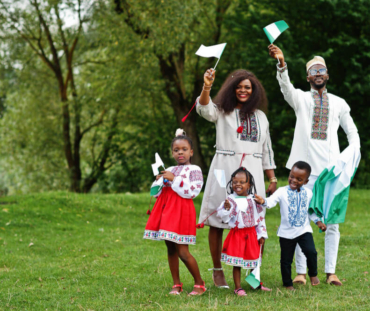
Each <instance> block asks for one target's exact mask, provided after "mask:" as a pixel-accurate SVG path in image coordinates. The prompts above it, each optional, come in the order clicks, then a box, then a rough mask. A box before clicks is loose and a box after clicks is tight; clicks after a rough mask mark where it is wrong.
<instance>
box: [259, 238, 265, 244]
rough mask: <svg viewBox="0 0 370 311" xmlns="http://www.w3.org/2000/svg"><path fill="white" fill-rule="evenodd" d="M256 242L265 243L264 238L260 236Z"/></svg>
mask: <svg viewBox="0 0 370 311" xmlns="http://www.w3.org/2000/svg"><path fill="white" fill-rule="evenodd" d="M258 243H259V245H261V246H262V245H263V244H265V238H260V239H259V240H258Z"/></svg>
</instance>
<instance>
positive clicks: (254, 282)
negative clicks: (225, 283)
mask: <svg viewBox="0 0 370 311" xmlns="http://www.w3.org/2000/svg"><path fill="white" fill-rule="evenodd" d="M245 280H246V281H247V282H248V284H249V285H250V286H252V287H253V288H254V289H256V288H257V287H258V286H260V285H261V276H260V265H258V266H257V268H254V270H253V271H252V272H251V273H250V274H249V275H248V276H247V277H246V278H245Z"/></svg>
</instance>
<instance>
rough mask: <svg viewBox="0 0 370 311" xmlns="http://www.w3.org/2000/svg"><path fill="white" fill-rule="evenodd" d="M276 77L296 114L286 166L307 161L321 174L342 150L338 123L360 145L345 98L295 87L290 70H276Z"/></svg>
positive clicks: (350, 141)
mask: <svg viewBox="0 0 370 311" xmlns="http://www.w3.org/2000/svg"><path fill="white" fill-rule="evenodd" d="M277 80H278V82H279V84H280V88H281V92H282V93H283V95H284V98H285V100H286V101H287V102H288V104H289V105H290V106H291V107H292V108H293V109H294V112H295V114H296V117H297V121H296V126H295V130H294V139H293V145H292V149H291V152H290V156H289V160H288V162H287V164H286V167H287V168H289V169H291V168H292V166H293V165H294V163H295V162H297V161H305V162H307V163H309V164H310V165H311V168H312V172H311V174H312V175H316V176H318V175H320V174H321V172H322V171H323V169H324V168H325V167H326V166H327V165H328V164H329V163H330V161H332V160H333V159H336V158H337V157H338V156H339V154H340V150H339V142H338V128H339V125H340V126H341V127H342V128H343V130H344V131H345V133H346V134H347V139H348V143H349V144H356V145H358V147H360V138H359V135H358V132H357V127H356V125H355V123H354V122H353V119H352V117H351V115H350V108H349V106H348V104H347V103H346V101H345V100H344V99H342V98H340V97H338V96H335V95H333V94H330V93H327V91H326V90H325V91H324V93H323V94H322V97H320V95H319V93H318V92H317V91H315V90H313V89H311V91H309V92H303V91H302V90H299V89H296V88H294V86H293V84H292V83H291V82H290V79H289V75H288V70H285V71H283V72H280V71H279V68H278V72H277Z"/></svg>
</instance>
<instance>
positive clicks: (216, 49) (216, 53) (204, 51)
mask: <svg viewBox="0 0 370 311" xmlns="http://www.w3.org/2000/svg"><path fill="white" fill-rule="evenodd" d="M225 46H226V43H221V44H217V45H212V46H204V45H203V44H202V45H201V46H200V48H199V49H198V51H196V52H195V54H196V55H198V56H202V57H217V58H220V57H221V55H222V52H223V51H224V49H225Z"/></svg>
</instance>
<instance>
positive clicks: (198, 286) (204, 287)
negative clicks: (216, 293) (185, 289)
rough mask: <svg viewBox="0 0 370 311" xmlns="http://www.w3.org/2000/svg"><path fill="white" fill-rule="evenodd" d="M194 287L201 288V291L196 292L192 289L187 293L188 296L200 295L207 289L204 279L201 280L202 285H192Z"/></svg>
mask: <svg viewBox="0 0 370 311" xmlns="http://www.w3.org/2000/svg"><path fill="white" fill-rule="evenodd" d="M194 287H195V288H201V289H203V293H198V292H196V291H194V290H193V291H192V292H190V293H189V295H188V296H200V295H203V294H204V293H205V292H206V290H207V288H206V284H205V283H204V281H203V285H194Z"/></svg>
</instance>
